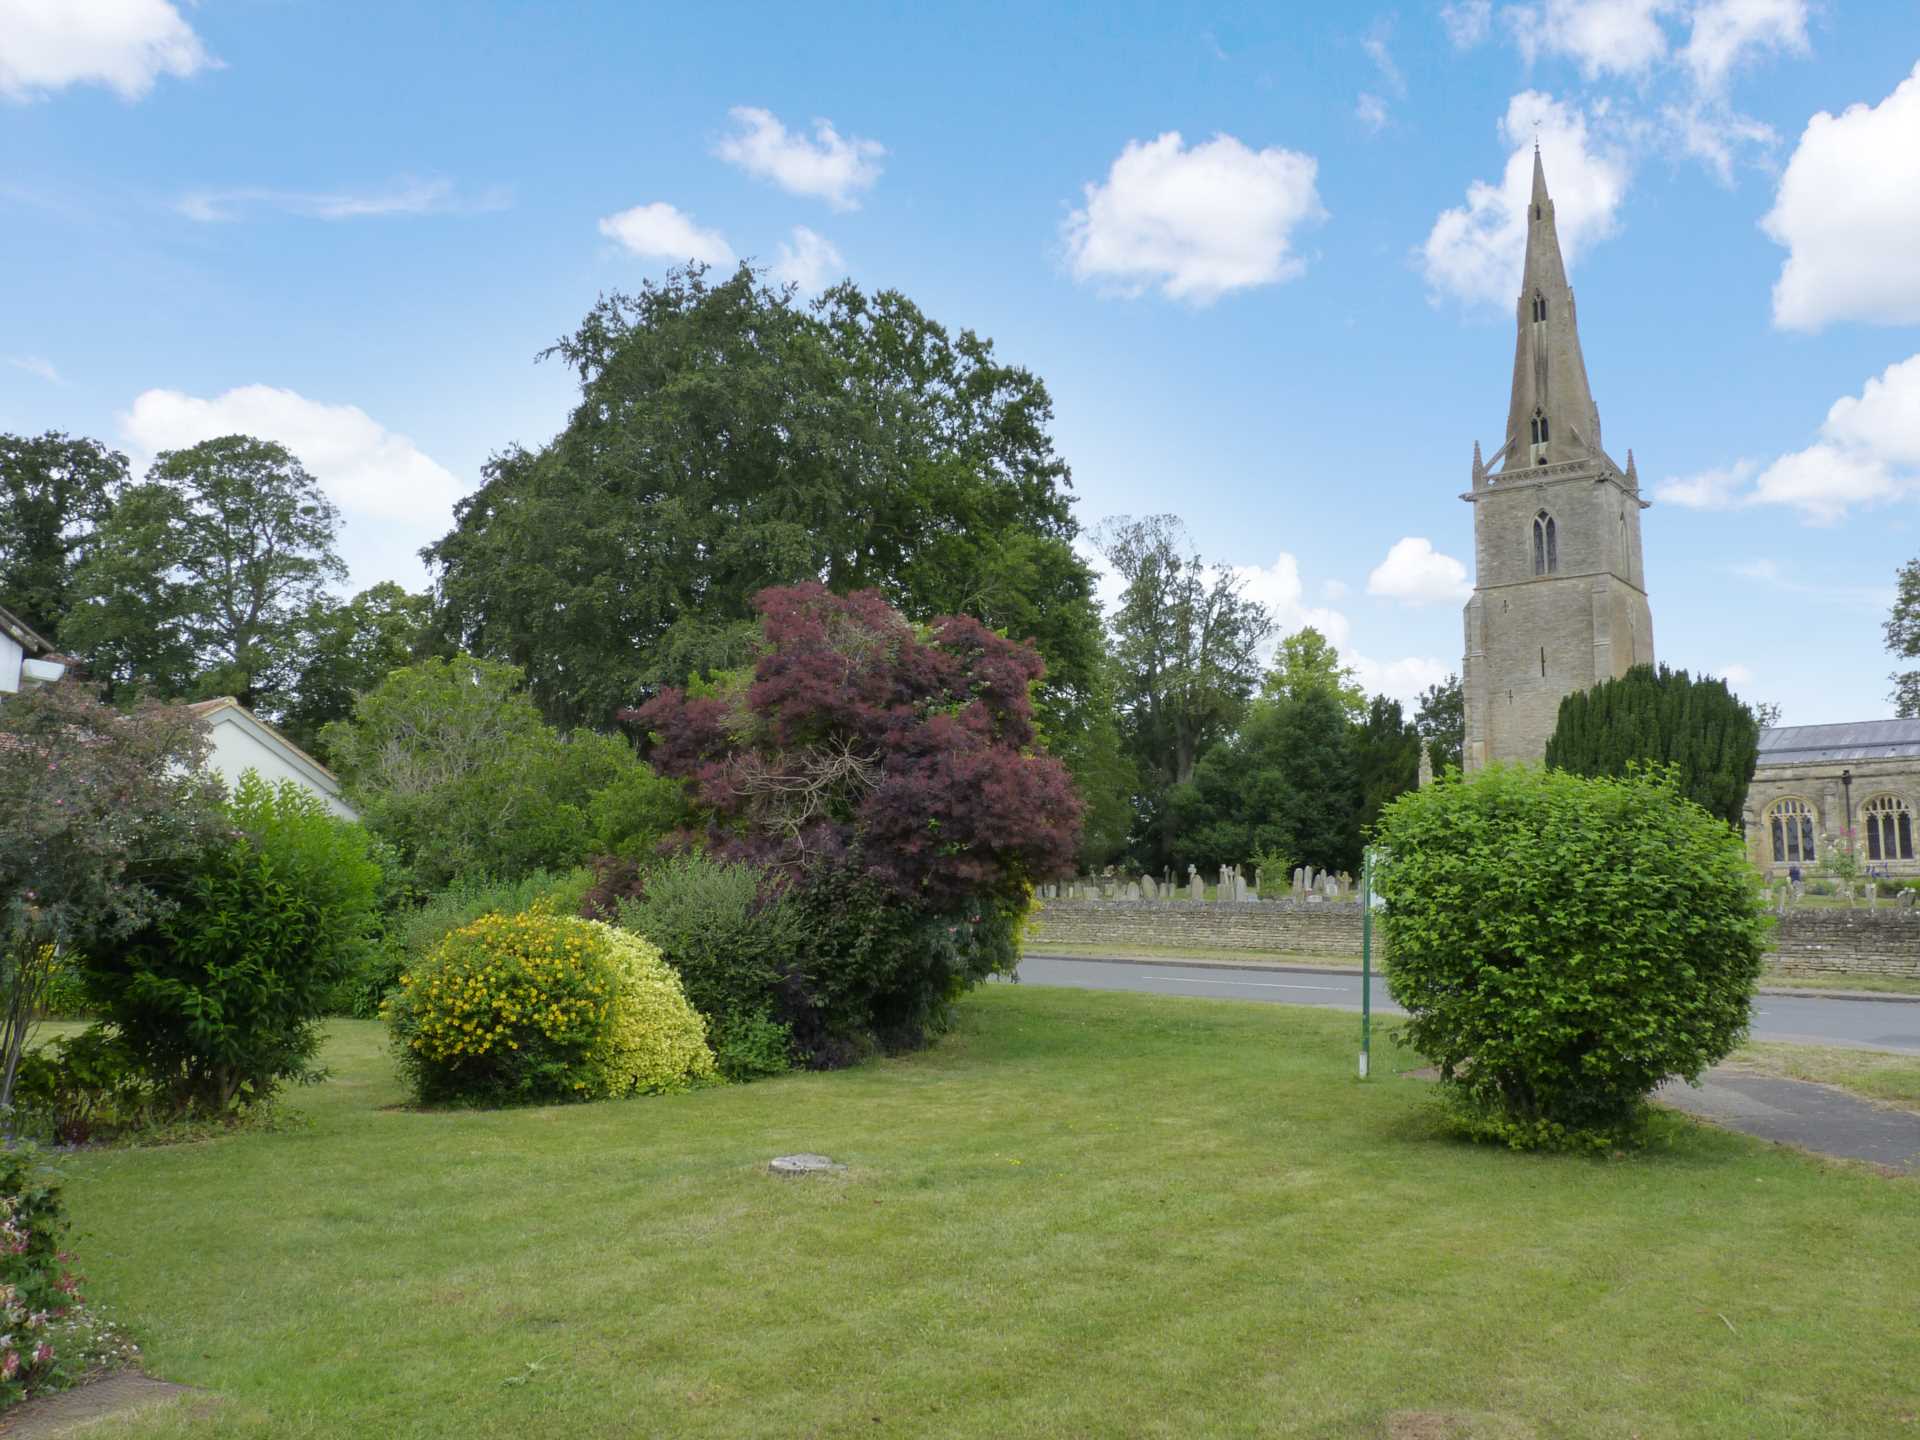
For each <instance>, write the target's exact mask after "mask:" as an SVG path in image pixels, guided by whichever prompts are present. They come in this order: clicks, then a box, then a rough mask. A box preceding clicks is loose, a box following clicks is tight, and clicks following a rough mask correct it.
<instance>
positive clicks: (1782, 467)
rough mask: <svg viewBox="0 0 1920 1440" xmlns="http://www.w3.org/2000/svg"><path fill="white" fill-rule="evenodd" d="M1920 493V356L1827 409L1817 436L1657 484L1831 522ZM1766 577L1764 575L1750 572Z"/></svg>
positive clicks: (1678, 495) (1711, 506) (1671, 493)
mask: <svg viewBox="0 0 1920 1440" xmlns="http://www.w3.org/2000/svg"><path fill="white" fill-rule="evenodd" d="M1916 492H1920V355H1915V356H1912V357H1911V358H1909V359H1906V360H1902V361H1899V362H1898V363H1896V364H1893V365H1889V366H1888V367H1887V368H1886V370H1885V371H1884V372H1883V373H1881V374H1880V375H1878V376H1875V377H1873V378H1872V379H1869V380H1868V381H1867V383H1866V384H1865V385H1864V386H1863V387H1861V391H1860V393H1859V394H1858V395H1845V396H1842V397H1841V398H1840V399H1838V400H1836V401H1835V402H1834V403H1833V406H1832V408H1831V409H1829V410H1828V411H1827V418H1826V423H1825V424H1823V425H1822V426H1821V427H1820V434H1819V437H1818V438H1817V439H1816V440H1815V441H1814V442H1813V443H1812V444H1811V445H1808V446H1807V447H1806V448H1805V449H1803V450H1796V451H1794V452H1792V453H1791V454H1787V455H1782V456H1780V457H1779V458H1777V459H1775V460H1773V461H1771V462H1769V463H1767V464H1765V465H1761V464H1759V463H1756V462H1755V461H1752V460H1742V461H1739V462H1738V463H1736V464H1734V465H1732V466H1729V467H1727V468H1725V469H1722V470H1711V471H1708V472H1706V473H1705V474H1704V475H1697V476H1692V477H1689V478H1687V479H1682V480H1675V481H1671V482H1668V483H1667V484H1664V485H1662V486H1660V487H1659V488H1658V489H1657V490H1656V492H1655V493H1656V497H1657V498H1659V499H1663V500H1670V501H1673V502H1674V503H1676V504H1679V505H1685V506H1688V507H1690V508H1693V509H1703V510H1718V509H1727V508H1730V507H1733V506H1744V505H1784V506H1788V507H1790V508H1792V509H1795V510H1798V511H1799V512H1800V515H1801V518H1802V519H1804V520H1805V521H1806V522H1807V523H1808V524H1810V525H1832V524H1834V523H1836V522H1838V521H1840V520H1842V519H1844V518H1845V517H1846V515H1847V513H1848V512H1849V511H1850V510H1852V509H1853V508H1854V507H1856V506H1873V505H1879V504H1884V503H1886V502H1888V501H1892V500H1897V499H1900V498H1902V497H1904V496H1907V495H1912V494H1914V493H1916ZM1753 578H1765V577H1753Z"/></svg>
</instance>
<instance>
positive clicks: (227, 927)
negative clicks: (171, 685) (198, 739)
mask: <svg viewBox="0 0 1920 1440" xmlns="http://www.w3.org/2000/svg"><path fill="white" fill-rule="evenodd" d="M224 809H225V818H226V821H227V824H228V825H229V827H230V828H229V830H228V831H227V833H226V834H225V835H224V836H223V837H222V838H221V839H219V840H218V841H216V842H215V843H214V844H213V845H211V846H210V847H209V848H208V849H206V850H205V851H204V852H203V853H202V854H201V855H200V856H199V857H198V859H197V860H196V861H195V862H194V863H192V864H191V865H189V866H186V867H183V870H182V873H180V874H178V875H175V876H172V877H169V879H168V881H166V882H165V883H163V884H162V885H161V886H160V888H161V889H162V891H163V893H165V894H167V895H168V897H169V898H170V899H171V900H172V902H173V904H172V908H171V909H170V910H168V911H167V912H166V913H164V914H163V915H162V916H161V917H160V918H159V919H158V920H157V921H155V922H154V923H152V924H150V925H148V926H147V927H146V928H144V929H142V930H140V931H138V932H137V933H135V934H134V935H133V936H132V937H131V938H130V939H129V940H127V941H125V942H123V943H121V944H117V945H114V946H112V947H111V948H109V949H106V950H105V951H104V952H102V953H99V954H93V955H89V956H87V957H86V959H85V965H86V971H87V990H88V994H89V996H90V998H91V999H92V1000H93V1001H94V1003H95V1004H96V1005H97V1006H98V1008H99V1010H100V1013H101V1014H102V1015H103V1016H104V1017H105V1018H106V1019H108V1020H110V1021H111V1022H112V1023H113V1025H114V1026H115V1027H116V1028H117V1029H118V1031H119V1033H120V1035H121V1036H122V1038H123V1039H124V1041H125V1043H126V1045H127V1047H128V1049H129V1050H130V1052H131V1053H132V1054H133V1055H134V1056H135V1057H136V1058H137V1059H138V1061H139V1063H140V1065H141V1067H142V1068H143V1069H144V1070H145V1072H146V1073H147V1075H148V1076H150V1077H151V1078H152V1079H153V1080H154V1081H155V1082H156V1083H157V1084H158V1085H159V1086H160V1087H161V1089H162V1091H163V1093H164V1094H165V1095H166V1097H167V1099H168V1101H169V1102H170V1104H171V1105H172V1106H173V1108H174V1109H175V1110H176V1111H178V1112H180V1113H193V1114H198V1115H203V1116H215V1115H221V1114H224V1113H226V1112H227V1111H229V1110H230V1109H231V1108H232V1107H233V1106H234V1105H235V1104H237V1103H240V1102H242V1101H245V1100H259V1099H262V1098H264V1097H266V1096H267V1095H270V1094H271V1093H272V1092H273V1091H274V1090H275V1089H276V1088H277V1087H278V1086H279V1084H280V1083H281V1082H282V1081H285V1080H289V1079H293V1080H300V1079H306V1078H310V1077H311V1076H312V1075H313V1074H314V1073H315V1072H314V1070H313V1065H312V1061H313V1056H314V1053H315V1051H316V1050H317V1049H318V1047H319V1026H318V1022H319V1018H320V1016H321V1015H322V1014H323V1013H324V1012H325V1008H326V1004H327V1001H328V1000H329V998H330V997H331V995H332V993H333V991H334V988H335V987H336V985H337V984H338V983H339V981H340V980H341V978H342V977H343V976H345V975H346V974H347V973H349V971H350V970H351V969H352V968H353V966H354V965H355V964H356V963H357V962H358V961H360V960H361V958H362V957H363V956H364V955H365V953H366V949H367V947H368V944H369V940H370V936H371V933H372V930H373V927H374V924H375V918H376V916H375V907H376V903H377V897H378V891H379V884H380V872H379V868H378V867H377V866H376V865H375V864H374V863H373V861H372V860H371V859H369V858H368V853H367V835H366V832H365V831H363V830H362V829H361V828H360V827H359V826H358V825H355V824H352V823H351V822H349V821H345V820H341V819H339V818H337V817H335V816H334V815H332V814H330V813H329V812H328V811H327V808H326V806H325V804H324V802H322V801H321V800H320V799H319V798H318V797H316V796H314V795H311V794H309V793H308V792H307V791H305V790H302V789H300V788H299V787H298V786H296V785H294V784H292V783H291V782H284V783H282V784H280V785H278V786H270V785H267V784H265V783H264V782H263V781H261V780H260V779H259V778H258V777H257V776H255V775H253V774H252V773H251V772H249V773H248V774H247V775H246V776H244V777H243V778H242V779H241V781H240V784H239V787H238V788H237V789H236V790H235V792H234V794H233V796H232V798H231V799H230V800H228V801H227V802H226V805H225V807H224Z"/></svg>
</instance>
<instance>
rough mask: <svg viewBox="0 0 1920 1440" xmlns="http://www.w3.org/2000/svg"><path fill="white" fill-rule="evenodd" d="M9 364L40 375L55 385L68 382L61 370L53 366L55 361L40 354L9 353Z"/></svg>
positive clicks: (31, 373) (17, 368)
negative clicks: (62, 376)
mask: <svg viewBox="0 0 1920 1440" xmlns="http://www.w3.org/2000/svg"><path fill="white" fill-rule="evenodd" d="M7 364H9V365H11V366H12V367H13V368H14V369H16V370H24V371H26V372H27V373H28V374H29V375H38V376H39V377H40V378H41V379H42V380H45V381H47V382H48V383H50V384H53V385H64V384H66V383H67V382H66V381H65V380H63V379H61V378H60V372H59V371H58V370H56V369H54V368H53V362H52V361H51V360H48V359H45V358H43V357H42V356H39V355H9V356H8V357H7Z"/></svg>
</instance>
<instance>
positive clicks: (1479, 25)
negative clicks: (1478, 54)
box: [1440, 0, 1493, 50]
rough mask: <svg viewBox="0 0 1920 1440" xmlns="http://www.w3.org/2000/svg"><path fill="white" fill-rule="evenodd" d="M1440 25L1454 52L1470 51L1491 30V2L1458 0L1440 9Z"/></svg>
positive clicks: (1487, 0)
mask: <svg viewBox="0 0 1920 1440" xmlns="http://www.w3.org/2000/svg"><path fill="white" fill-rule="evenodd" d="M1440 23H1441V25H1442V26H1444V27H1445V29H1446V32H1447V39H1448V40H1450V41H1452V42H1453V48H1454V49H1456V50H1471V49H1473V47H1474V46H1476V45H1478V44H1479V43H1480V42H1481V41H1482V40H1485V39H1486V38H1487V35H1488V32H1490V31H1491V30H1492V29H1493V0H1459V3H1457V4H1452V5H1442V6H1441V7H1440Z"/></svg>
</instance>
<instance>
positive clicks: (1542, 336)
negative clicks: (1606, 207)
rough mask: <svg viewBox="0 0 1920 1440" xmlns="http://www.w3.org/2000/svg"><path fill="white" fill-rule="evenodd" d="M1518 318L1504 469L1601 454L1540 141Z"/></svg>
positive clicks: (1597, 416)
mask: <svg viewBox="0 0 1920 1440" xmlns="http://www.w3.org/2000/svg"><path fill="white" fill-rule="evenodd" d="M1516 322H1517V326H1518V334H1517V335H1516V337H1515V340H1514V351H1513V398H1512V402H1511V404H1510V405H1509V406H1508V409H1507V433H1506V437H1505V439H1506V464H1505V466H1504V467H1503V473H1511V472H1513V471H1517V470H1522V469H1527V468H1532V467H1535V466H1539V465H1551V464H1557V463H1559V462H1561V461H1565V460H1578V459H1584V458H1586V457H1588V456H1597V455H1600V454H1602V453H1603V452H1602V451H1601V449H1600V412H1599V411H1598V410H1597V409H1596V408H1595V407H1594V403H1593V394H1592V392H1591V390H1589V389H1588V386H1587V362H1586V360H1585V358H1584V357H1583V356H1582V355H1581V353H1580V332H1579V327H1578V325H1577V323H1576V318H1575V313H1574V305H1573V287H1572V286H1571V285H1569V284H1568V283H1567V267H1566V264H1565V262H1564V261H1563V260H1562V259H1561V255H1560V235H1559V231H1558V230H1557V229H1556V228H1555V226H1554V217H1553V197H1552V196H1551V195H1549V194H1548V193H1547V172H1546V166H1545V164H1544V163H1543V162H1542V160H1541V158H1540V150H1539V147H1538V146H1537V145H1536V146H1535V148H1534V152H1533V193H1532V196H1531V198H1530V199H1529V200H1528V201H1527V253H1526V265H1525V268H1524V270H1523V271H1522V274H1521V280H1520V298H1519V301H1518V304H1517V306H1516Z"/></svg>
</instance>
